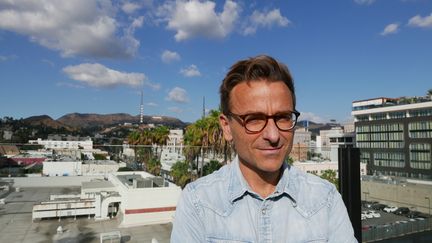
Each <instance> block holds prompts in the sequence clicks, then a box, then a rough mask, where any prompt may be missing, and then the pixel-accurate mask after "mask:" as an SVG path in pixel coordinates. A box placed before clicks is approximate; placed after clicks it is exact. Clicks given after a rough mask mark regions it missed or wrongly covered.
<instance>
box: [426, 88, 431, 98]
mask: <svg viewBox="0 0 432 243" xmlns="http://www.w3.org/2000/svg"><path fill="white" fill-rule="evenodd" d="M427 95H429V96H431V97H432V89H429V90H428V91H427Z"/></svg>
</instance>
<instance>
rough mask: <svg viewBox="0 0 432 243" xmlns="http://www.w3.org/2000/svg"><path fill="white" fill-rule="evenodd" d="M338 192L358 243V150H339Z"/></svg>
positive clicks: (359, 226) (359, 235)
mask: <svg viewBox="0 0 432 243" xmlns="http://www.w3.org/2000/svg"><path fill="white" fill-rule="evenodd" d="M338 155H339V192H340V193H341V195H342V199H343V201H344V203H345V206H346V208H347V210H348V215H349V217H350V220H351V223H352V226H353V228H354V235H355V237H356V238H357V241H358V242H361V241H362V235H361V218H360V214H361V202H360V200H361V198H360V150H359V149H358V148H339V149H338Z"/></svg>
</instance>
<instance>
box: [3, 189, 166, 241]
mask: <svg viewBox="0 0 432 243" xmlns="http://www.w3.org/2000/svg"><path fill="white" fill-rule="evenodd" d="M78 193H80V187H50V188H39V187H38V188H34V187H32V188H23V187H22V188H20V191H19V192H16V191H11V192H10V193H6V194H4V195H3V197H4V198H5V202H6V204H0V242H24V243H27V242H28V243H39V242H89V243H93V242H94V243H99V242H100V239H99V234H100V233H107V232H113V231H120V233H121V235H122V239H121V242H152V239H156V240H157V241H158V242H159V243H163V242H169V238H170V235H171V230H172V224H171V223H168V224H160V225H148V226H137V227H129V228H119V227H118V226H119V224H120V220H119V218H118V217H117V218H113V219H110V220H103V221H95V220H94V219H93V218H90V219H89V218H88V217H87V216H84V217H77V218H76V219H74V218H73V217H70V218H61V219H60V220H59V219H58V218H53V219H44V220H36V221H34V222H32V209H33V204H35V203H38V202H40V201H47V200H49V195H51V194H78ZM59 226H62V228H63V231H64V232H63V233H62V234H57V228H58V227H59Z"/></svg>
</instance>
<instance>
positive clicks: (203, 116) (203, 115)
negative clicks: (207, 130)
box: [202, 96, 205, 119]
mask: <svg viewBox="0 0 432 243" xmlns="http://www.w3.org/2000/svg"><path fill="white" fill-rule="evenodd" d="M204 118H205V96H203V114H202V119H204Z"/></svg>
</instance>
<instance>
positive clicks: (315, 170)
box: [293, 161, 366, 176]
mask: <svg viewBox="0 0 432 243" xmlns="http://www.w3.org/2000/svg"><path fill="white" fill-rule="evenodd" d="M338 164H339V163H338V161H323V162H316V161H305V162H298V161H296V162H294V164H293V165H294V167H296V168H298V169H299V170H301V171H304V172H306V173H311V174H315V175H318V176H320V175H322V174H323V173H324V171H326V170H334V171H336V176H338V171H339V166H338ZM360 175H366V164H360Z"/></svg>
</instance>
